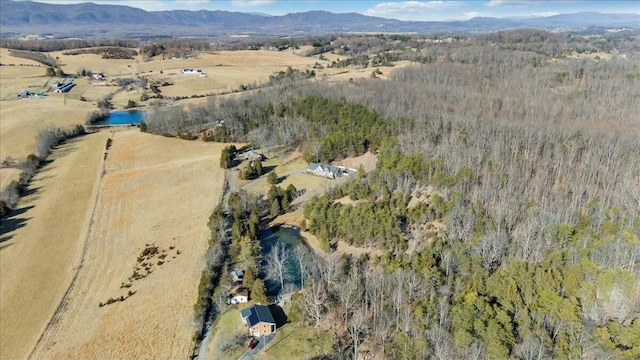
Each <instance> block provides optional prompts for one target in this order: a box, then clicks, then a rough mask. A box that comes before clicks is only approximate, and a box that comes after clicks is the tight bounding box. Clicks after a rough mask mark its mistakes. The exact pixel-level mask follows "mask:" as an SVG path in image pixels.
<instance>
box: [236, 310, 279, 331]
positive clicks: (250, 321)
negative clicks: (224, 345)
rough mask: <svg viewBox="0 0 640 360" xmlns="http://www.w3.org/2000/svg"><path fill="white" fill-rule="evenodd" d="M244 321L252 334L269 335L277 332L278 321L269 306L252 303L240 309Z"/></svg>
mask: <svg viewBox="0 0 640 360" xmlns="http://www.w3.org/2000/svg"><path fill="white" fill-rule="evenodd" d="M240 317H241V318H242V323H243V324H244V325H245V326H246V327H247V330H248V331H249V334H250V335H251V336H262V335H269V334H273V333H274V332H276V322H275V320H273V315H272V314H271V310H269V307H268V306H265V305H251V306H249V307H248V308H244V309H242V310H240Z"/></svg>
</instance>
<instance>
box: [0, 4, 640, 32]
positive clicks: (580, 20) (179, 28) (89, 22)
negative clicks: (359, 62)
mask: <svg viewBox="0 0 640 360" xmlns="http://www.w3.org/2000/svg"><path fill="white" fill-rule="evenodd" d="M78 26H82V28H78ZM532 27H533V28H540V29H546V30H552V29H573V30H579V29H586V28H589V27H601V28H609V27H614V28H633V29H640V15H637V14H624V13H623V14H605V13H593V12H582V13H574V14H560V15H552V16H547V17H535V18H527V19H519V20H515V19H509V18H493V17H476V18H472V19H469V20H464V21H463V20H455V21H402V20H396V19H387V18H380V17H372V16H367V15H362V14H358V13H332V12H328V11H323V10H314V11H308V12H299V13H289V14H286V15H279V16H264V15H262V14H251V13H243V12H231V11H222V10H198V11H191V10H163V11H145V10H142V9H139V8H135V7H131V6H127V5H103V4H95V3H91V2H86V3H79V4H49V3H39V2H34V1H11V0H3V1H0V34H1V35H2V36H4V37H6V36H7V34H9V35H14V36H15V35H20V34H23V35H26V34H33V33H41V34H50V35H53V36H55V37H71V36H83V37H96V36H100V37H105V36H123V37H136V36H148V35H154V36H158V35H174V36H175V35H184V36H220V35H225V34H230V33H244V34H255V35H274V36H278V35H280V36H281V35H309V34H326V33H335V32H417V33H430V32H488V31H498V30H507V29H517V28H532Z"/></svg>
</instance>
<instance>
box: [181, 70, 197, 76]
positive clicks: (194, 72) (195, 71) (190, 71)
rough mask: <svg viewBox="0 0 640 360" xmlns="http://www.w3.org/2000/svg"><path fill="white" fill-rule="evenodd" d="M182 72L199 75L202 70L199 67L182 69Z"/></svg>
mask: <svg viewBox="0 0 640 360" xmlns="http://www.w3.org/2000/svg"><path fill="white" fill-rule="evenodd" d="M182 73H183V74H196V75H201V74H202V70H200V69H182Z"/></svg>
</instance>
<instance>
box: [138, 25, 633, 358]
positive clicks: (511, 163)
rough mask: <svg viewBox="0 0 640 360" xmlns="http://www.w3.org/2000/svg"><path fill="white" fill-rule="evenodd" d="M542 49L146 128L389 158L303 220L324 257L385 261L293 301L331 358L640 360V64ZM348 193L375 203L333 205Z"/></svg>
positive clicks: (296, 91) (221, 105) (442, 52)
mask: <svg viewBox="0 0 640 360" xmlns="http://www.w3.org/2000/svg"><path fill="white" fill-rule="evenodd" d="M507 35H509V34H507ZM531 39H532V40H527V41H533V42H536V41H537V42H539V43H540V44H539V45H540V46H523V45H522V41H523V40H522V38H521V37H518V36H512V35H510V36H503V37H502V38H500V37H497V38H492V39H487V38H486V37H481V38H477V39H475V40H470V41H461V42H457V43H451V44H434V45H433V47H432V48H430V49H422V50H420V51H419V52H418V53H417V54H416V59H422V60H420V61H421V62H423V63H421V64H415V65H411V66H408V67H403V68H399V69H397V70H395V71H394V72H393V73H392V74H391V76H390V77H389V79H388V80H380V79H367V80H362V81H352V82H348V83H331V84H327V83H325V82H311V81H298V82H293V83H289V84H283V85H282V86H280V87H277V88H264V89H261V91H259V92H252V93H250V94H247V96H245V97H244V98H243V99H241V100H224V101H220V102H215V101H211V102H210V103H209V104H208V106H204V107H197V108H196V107H194V108H190V109H189V110H188V111H184V110H182V109H172V110H171V112H162V111H158V112H156V114H152V116H150V120H149V121H150V122H149V124H148V125H149V126H148V129H151V130H152V131H156V132H158V133H167V132H169V133H171V132H172V131H177V130H178V129H179V130H180V131H185V130H191V131H195V129H197V128H201V127H202V126H207V125H210V126H211V127H212V128H214V127H215V128H216V129H217V130H216V137H217V138H218V139H222V140H245V141H246V140H249V141H253V142H255V143H258V144H260V145H263V146H268V145H274V144H284V145H287V146H289V147H291V148H299V149H300V150H302V151H303V152H304V154H305V156H306V157H307V159H308V160H314V161H315V160H321V161H331V160H336V159H340V158H344V157H347V156H354V155H359V154H362V153H363V152H365V151H367V150H368V151H373V152H376V153H377V154H378V158H379V164H378V168H377V169H376V170H375V171H374V172H371V173H369V174H367V175H364V174H359V175H357V176H354V177H353V179H352V180H351V181H350V182H349V183H347V184H346V185H344V186H343V187H341V188H336V189H333V190H332V191H330V192H329V194H327V196H326V197H317V198H314V199H312V200H310V201H309V202H308V203H307V204H306V206H305V217H306V219H307V224H308V228H309V230H310V231H311V232H312V233H314V234H315V235H316V236H317V237H318V238H319V239H320V240H321V241H323V242H325V244H326V245H327V246H329V247H330V246H332V245H333V244H335V242H336V241H338V240H341V241H345V242H347V243H350V244H354V245H359V246H363V245H366V246H370V247H376V248H377V249H379V250H381V251H383V255H382V256H380V257H373V258H369V257H366V256H363V257H361V258H340V257H337V256H335V255H330V256H329V257H328V260H327V261H326V262H318V263H317V265H315V266H312V267H311V269H309V274H311V276H310V277H309V279H308V281H305V289H303V291H302V292H301V293H300V294H299V295H298V296H297V298H296V300H295V304H296V306H295V307H294V311H293V313H292V314H291V315H290V319H291V320H292V321H300V322H305V321H306V322H309V323H310V324H314V325H315V326H317V328H318V330H319V331H328V332H329V333H330V334H332V335H333V337H334V342H335V346H334V348H333V353H332V354H331V355H332V356H335V358H340V359H342V358H358V356H362V355H363V354H364V353H366V352H368V353H369V354H371V356H374V358H392V359H424V358H433V359H452V358H455V359H485V358H488V359H509V358H513V359H516V358H517V359H538V358H582V359H617V358H624V359H636V358H638V357H640V335H639V334H640V318H639V314H640V302H639V301H638V299H639V298H640V280H639V277H638V275H639V271H640V259H639V255H640V217H639V216H638V215H640V161H639V159H640V137H639V136H638V134H640V123H639V122H638V121H639V120H638V119H640V107H638V95H639V94H638V89H640V54H638V53H637V52H634V51H631V52H629V53H627V54H625V55H626V56H625V57H621V56H618V55H619V54H618V53H617V51H618V50H616V49H615V44H613V45H612V48H611V49H609V51H611V52H614V53H616V54H618V55H616V56H610V57H609V59H604V58H600V57H598V59H596V58H595V57H580V58H577V57H572V56H574V55H573V53H572V49H571V48H569V47H565V44H566V43H563V40H562V39H563V37H556V36H547V37H544V38H537V37H532V38H531ZM558 39H560V40H558ZM489 40H490V41H489ZM491 41H502V42H501V43H497V44H493V43H491ZM627 41H629V40H628V39H627ZM636 41H637V40H636ZM548 42H553V43H548ZM626 44H627V45H628V44H629V43H628V42H627V43H626ZM530 45H531V44H530ZM542 48H555V49H556V50H557V52H555V53H554V54H551V53H548V52H545V51H540V49H542ZM627 49H628V47H627ZM418 55H420V56H418ZM422 55H424V56H427V55H428V59H429V61H424V59H425V57H423V56H422ZM609 55H611V54H609ZM221 120H223V122H222V123H221V122H220V121H221ZM216 125H219V126H217V127H216ZM345 195H348V196H350V197H351V198H352V199H353V200H360V201H358V202H357V203H356V204H354V205H344V204H340V203H334V202H333V201H332V200H333V199H337V198H340V197H343V196H345ZM374 354H375V355H374Z"/></svg>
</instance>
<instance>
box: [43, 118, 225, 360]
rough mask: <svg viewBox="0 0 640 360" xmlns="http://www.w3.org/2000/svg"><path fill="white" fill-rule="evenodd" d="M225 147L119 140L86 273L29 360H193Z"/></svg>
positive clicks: (125, 135) (134, 134) (147, 138)
mask: <svg viewBox="0 0 640 360" xmlns="http://www.w3.org/2000/svg"><path fill="white" fill-rule="evenodd" d="M222 147H223V146H222V145H221V144H214V143H203V142H187V141H183V140H178V139H173V138H164V137H158V136H153V135H148V134H143V133H140V132H138V131H137V130H125V131H118V132H115V133H114V135H113V147H112V148H111V149H110V150H109V152H108V157H107V160H106V163H105V172H104V175H103V178H102V180H101V183H100V186H99V189H100V191H99V195H98V198H97V202H96V208H95V213H94V215H93V217H92V222H91V227H90V229H89V232H88V237H87V244H86V253H85V256H84V261H83V263H82V267H81V268H80V269H79V271H78V275H77V279H76V280H75V282H74V283H73V284H72V286H71V288H70V290H69V293H68V296H67V297H66V299H65V301H64V302H63V306H62V307H61V308H60V309H59V311H58V312H57V313H56V315H55V316H54V317H53V319H52V322H51V323H50V326H49V327H48V328H47V330H46V331H45V333H44V336H43V338H42V340H41V341H40V342H39V344H38V345H37V347H36V349H35V352H34V353H33V357H35V358H58V359H60V358H86V359H116V358H120V359H123V358H127V359H133V358H185V357H187V356H188V355H189V352H190V345H191V343H192V341H191V337H192V335H193V334H194V331H195V329H194V328H193V325H192V317H193V308H192V305H193V304H194V303H195V299H196V297H197V291H198V289H197V287H198V283H199V278H200V274H201V271H202V268H203V266H204V253H205V251H206V249H207V240H208V238H209V230H208V228H207V226H206V223H207V219H208V216H209V215H210V213H211V210H212V209H213V207H214V206H215V205H216V204H217V203H218V202H219V200H220V196H221V193H222V188H223V181H224V172H223V171H222V170H221V169H220V168H219V166H218V162H219V156H220V151H221V149H222ZM145 250H146V253H145V254H146V255H144V256H141V254H142V253H143V251H145ZM121 296H122V298H121ZM110 299H111V300H110ZM119 299H124V300H123V301H118V300H119ZM114 300H115V302H113V303H110V302H112V301H114ZM101 305H102V306H101Z"/></svg>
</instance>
